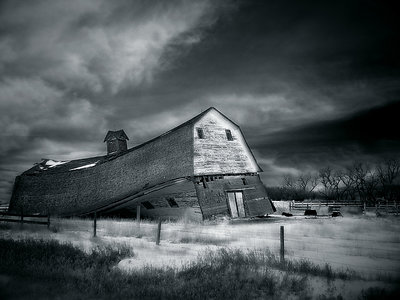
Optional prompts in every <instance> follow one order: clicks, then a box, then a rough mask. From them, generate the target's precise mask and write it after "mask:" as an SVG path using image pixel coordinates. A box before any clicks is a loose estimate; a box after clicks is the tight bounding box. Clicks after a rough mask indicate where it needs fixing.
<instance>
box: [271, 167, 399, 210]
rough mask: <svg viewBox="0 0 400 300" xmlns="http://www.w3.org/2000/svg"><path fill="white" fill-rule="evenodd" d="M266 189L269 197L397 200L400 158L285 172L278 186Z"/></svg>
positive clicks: (373, 200)
mask: <svg viewBox="0 0 400 300" xmlns="http://www.w3.org/2000/svg"><path fill="white" fill-rule="evenodd" d="M267 191H268V195H269V197H270V198H271V199H272V200H304V199H316V198H317V199H324V200H360V201H363V202H367V203H376V202H377V201H378V200H380V199H382V198H384V199H386V200H398V199H399V200H400V161H399V160H398V159H387V160H384V161H381V162H379V163H376V164H368V163H362V162H356V163H354V164H353V165H351V166H348V167H346V168H332V167H331V166H326V167H323V168H321V169H320V170H318V171H317V172H315V173H302V174H299V175H297V176H293V175H290V174H286V175H284V177H283V180H282V184H281V186H275V187H267Z"/></svg>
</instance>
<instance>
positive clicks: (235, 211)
mask: <svg viewBox="0 0 400 300" xmlns="http://www.w3.org/2000/svg"><path fill="white" fill-rule="evenodd" d="M228 202H229V208H230V211H231V216H232V218H238V217H240V218H244V217H246V213H245V211H244V204H243V192H228Z"/></svg>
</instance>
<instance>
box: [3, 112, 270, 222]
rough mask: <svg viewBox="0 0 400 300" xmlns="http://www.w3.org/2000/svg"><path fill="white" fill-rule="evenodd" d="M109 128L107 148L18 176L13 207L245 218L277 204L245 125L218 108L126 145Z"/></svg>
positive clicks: (63, 213) (76, 213) (38, 166)
mask: <svg viewBox="0 0 400 300" xmlns="http://www.w3.org/2000/svg"><path fill="white" fill-rule="evenodd" d="M127 139H128V136H127V135H126V134H125V132H124V131H123V130H119V131H109V132H108V133H107V135H106V137H105V139H104V141H105V142H106V143H107V155H104V156H98V157H91V158H86V159H78V160H71V161H65V162H61V161H54V160H43V161H42V162H41V163H39V164H36V165H35V166H34V167H32V168H31V169H29V170H27V171H25V172H24V173H22V174H21V175H20V176H17V177H16V179H15V184H14V189H13V193H12V197H11V201H10V210H11V211H13V212H17V213H18V212H20V211H21V210H22V211H23V212H24V213H41V214H47V213H50V214H53V215H59V216H79V215H87V214H90V213H93V212H95V211H96V212H98V213H102V214H109V213H112V214H124V215H132V216H133V215H135V213H136V208H137V206H138V205H140V207H141V209H140V211H141V215H143V216H148V217H166V218H179V217H184V216H185V217H188V218H191V219H205V218H210V217H213V216H218V215H227V216H230V217H232V218H243V217H251V216H261V215H266V214H271V213H273V212H274V211H275V208H274V206H273V204H272V202H271V201H270V200H269V199H268V197H267V194H266V189H265V187H264V185H263V183H262V182H261V180H260V177H259V172H261V171H262V170H261V168H260V167H259V165H258V164H257V162H256V159H255V157H254V155H253V154H252V152H251V150H250V148H249V146H248V144H247V143H246V140H245V138H244V136H243V133H242V131H241V130H240V128H239V126H238V125H236V124H235V123H234V122H232V121H231V120H229V119H228V118H227V117H226V116H224V115H223V114H222V113H221V112H219V111H218V110H217V109H215V108H209V109H207V110H206V111H204V112H203V113H201V114H199V115H197V116H196V117H194V118H192V119H191V120H189V121H187V122H185V123H183V124H181V125H180V126H178V127H176V128H174V129H172V130H170V131H168V132H166V133H164V134H162V135H160V136H159V137H156V138H154V139H152V140H150V141H148V142H146V143H143V144H141V145H139V146H136V147H134V148H131V149H128V148H127V142H126V140H127Z"/></svg>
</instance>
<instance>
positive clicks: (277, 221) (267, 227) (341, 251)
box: [0, 216, 400, 297]
mask: <svg viewBox="0 0 400 300" xmlns="http://www.w3.org/2000/svg"><path fill="white" fill-rule="evenodd" d="M0 226H1V230H0V238H10V239H25V238H33V239H44V240H47V239H55V240H58V241H61V242H69V243H72V244H73V245H75V246H78V247H79V248H81V249H84V250H85V251H90V250H91V249H92V248H93V247H94V246H96V245H99V244H100V245H102V244H107V245H115V246H116V247H117V246H118V245H121V244H124V245H128V246H129V247H131V248H132V249H133V251H134V253H135V256H134V257H132V258H127V259H124V260H122V261H121V262H120V263H119V264H118V266H117V267H118V268H120V269H122V270H125V271H128V272H129V270H132V269H138V268H142V267H145V266H152V267H160V268H166V267H171V266H172V267H178V268H179V267H180V266H181V265H183V264H187V263H190V262H191V261H194V260H195V259H196V258H197V257H198V255H199V254H201V253H204V252H205V251H208V250H216V249H218V248H221V247H228V248H231V249H236V248H238V249H241V250H244V251H247V250H261V251H262V250H265V249H269V250H271V251H272V252H274V253H276V254H279V249H280V239H279V231H280V226H284V230H285V258H286V259H289V260H301V259H307V260H309V261H311V262H314V263H315V264H319V265H321V266H324V265H325V264H326V263H328V264H329V265H330V266H332V268H333V269H335V270H346V269H350V270H355V271H357V273H359V274H361V275H362V276H363V277H364V278H367V279H368V280H369V283H368V284H371V282H372V283H374V284H375V285H380V284H383V283H382V282H383V281H382V282H379V281H380V280H381V279H382V278H386V279H387V278H391V279H390V280H389V281H393V282H395V280H397V282H398V280H399V278H400V218H398V217H395V216H393V217H385V218H376V217H366V216H360V217H343V218H342V217H338V218H318V219H306V218H304V217H294V218H286V217H281V216H271V217H268V218H265V219H253V220H243V221H228V220H225V221H219V222H204V224H203V223H201V224H200V223H187V222H183V221H182V222H163V223H162V230H161V243H160V245H159V246H157V245H155V237H156V229H157V223H156V222H154V221H142V222H141V224H140V227H138V226H137V223H136V221H135V220H114V219H98V220H97V237H95V238H94V237H93V221H92V220H89V219H53V220H52V221H51V226H50V231H49V230H47V228H46V226H34V225H23V228H21V226H20V225H19V224H12V225H9V224H4V223H2V224H1V225H0ZM318 282H320V283H318ZM386 282H387V280H386ZM335 284H336V285H335V286H336V288H337V289H341V287H340V285H343V284H344V283H343V282H341V281H340V280H337V281H336V283H335ZM358 284H359V285H360V286H363V285H365V284H366V282H365V281H363V282H361V281H360V282H359V283H358ZM313 285H315V288H316V289H318V288H320V287H321V285H322V282H321V281H319V280H318V279H316V280H314V281H313ZM347 289H348V291H347V292H348V293H350V294H348V297H351V295H352V294H351V290H352V289H353V290H354V289H357V284H355V285H354V283H353V284H352V285H348V284H347Z"/></svg>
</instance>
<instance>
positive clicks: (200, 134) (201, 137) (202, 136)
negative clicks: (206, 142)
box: [196, 127, 204, 139]
mask: <svg viewBox="0 0 400 300" xmlns="http://www.w3.org/2000/svg"><path fill="white" fill-rule="evenodd" d="M196 129H197V136H198V137H199V139H204V131H203V128H199V127H198V128H196Z"/></svg>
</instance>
